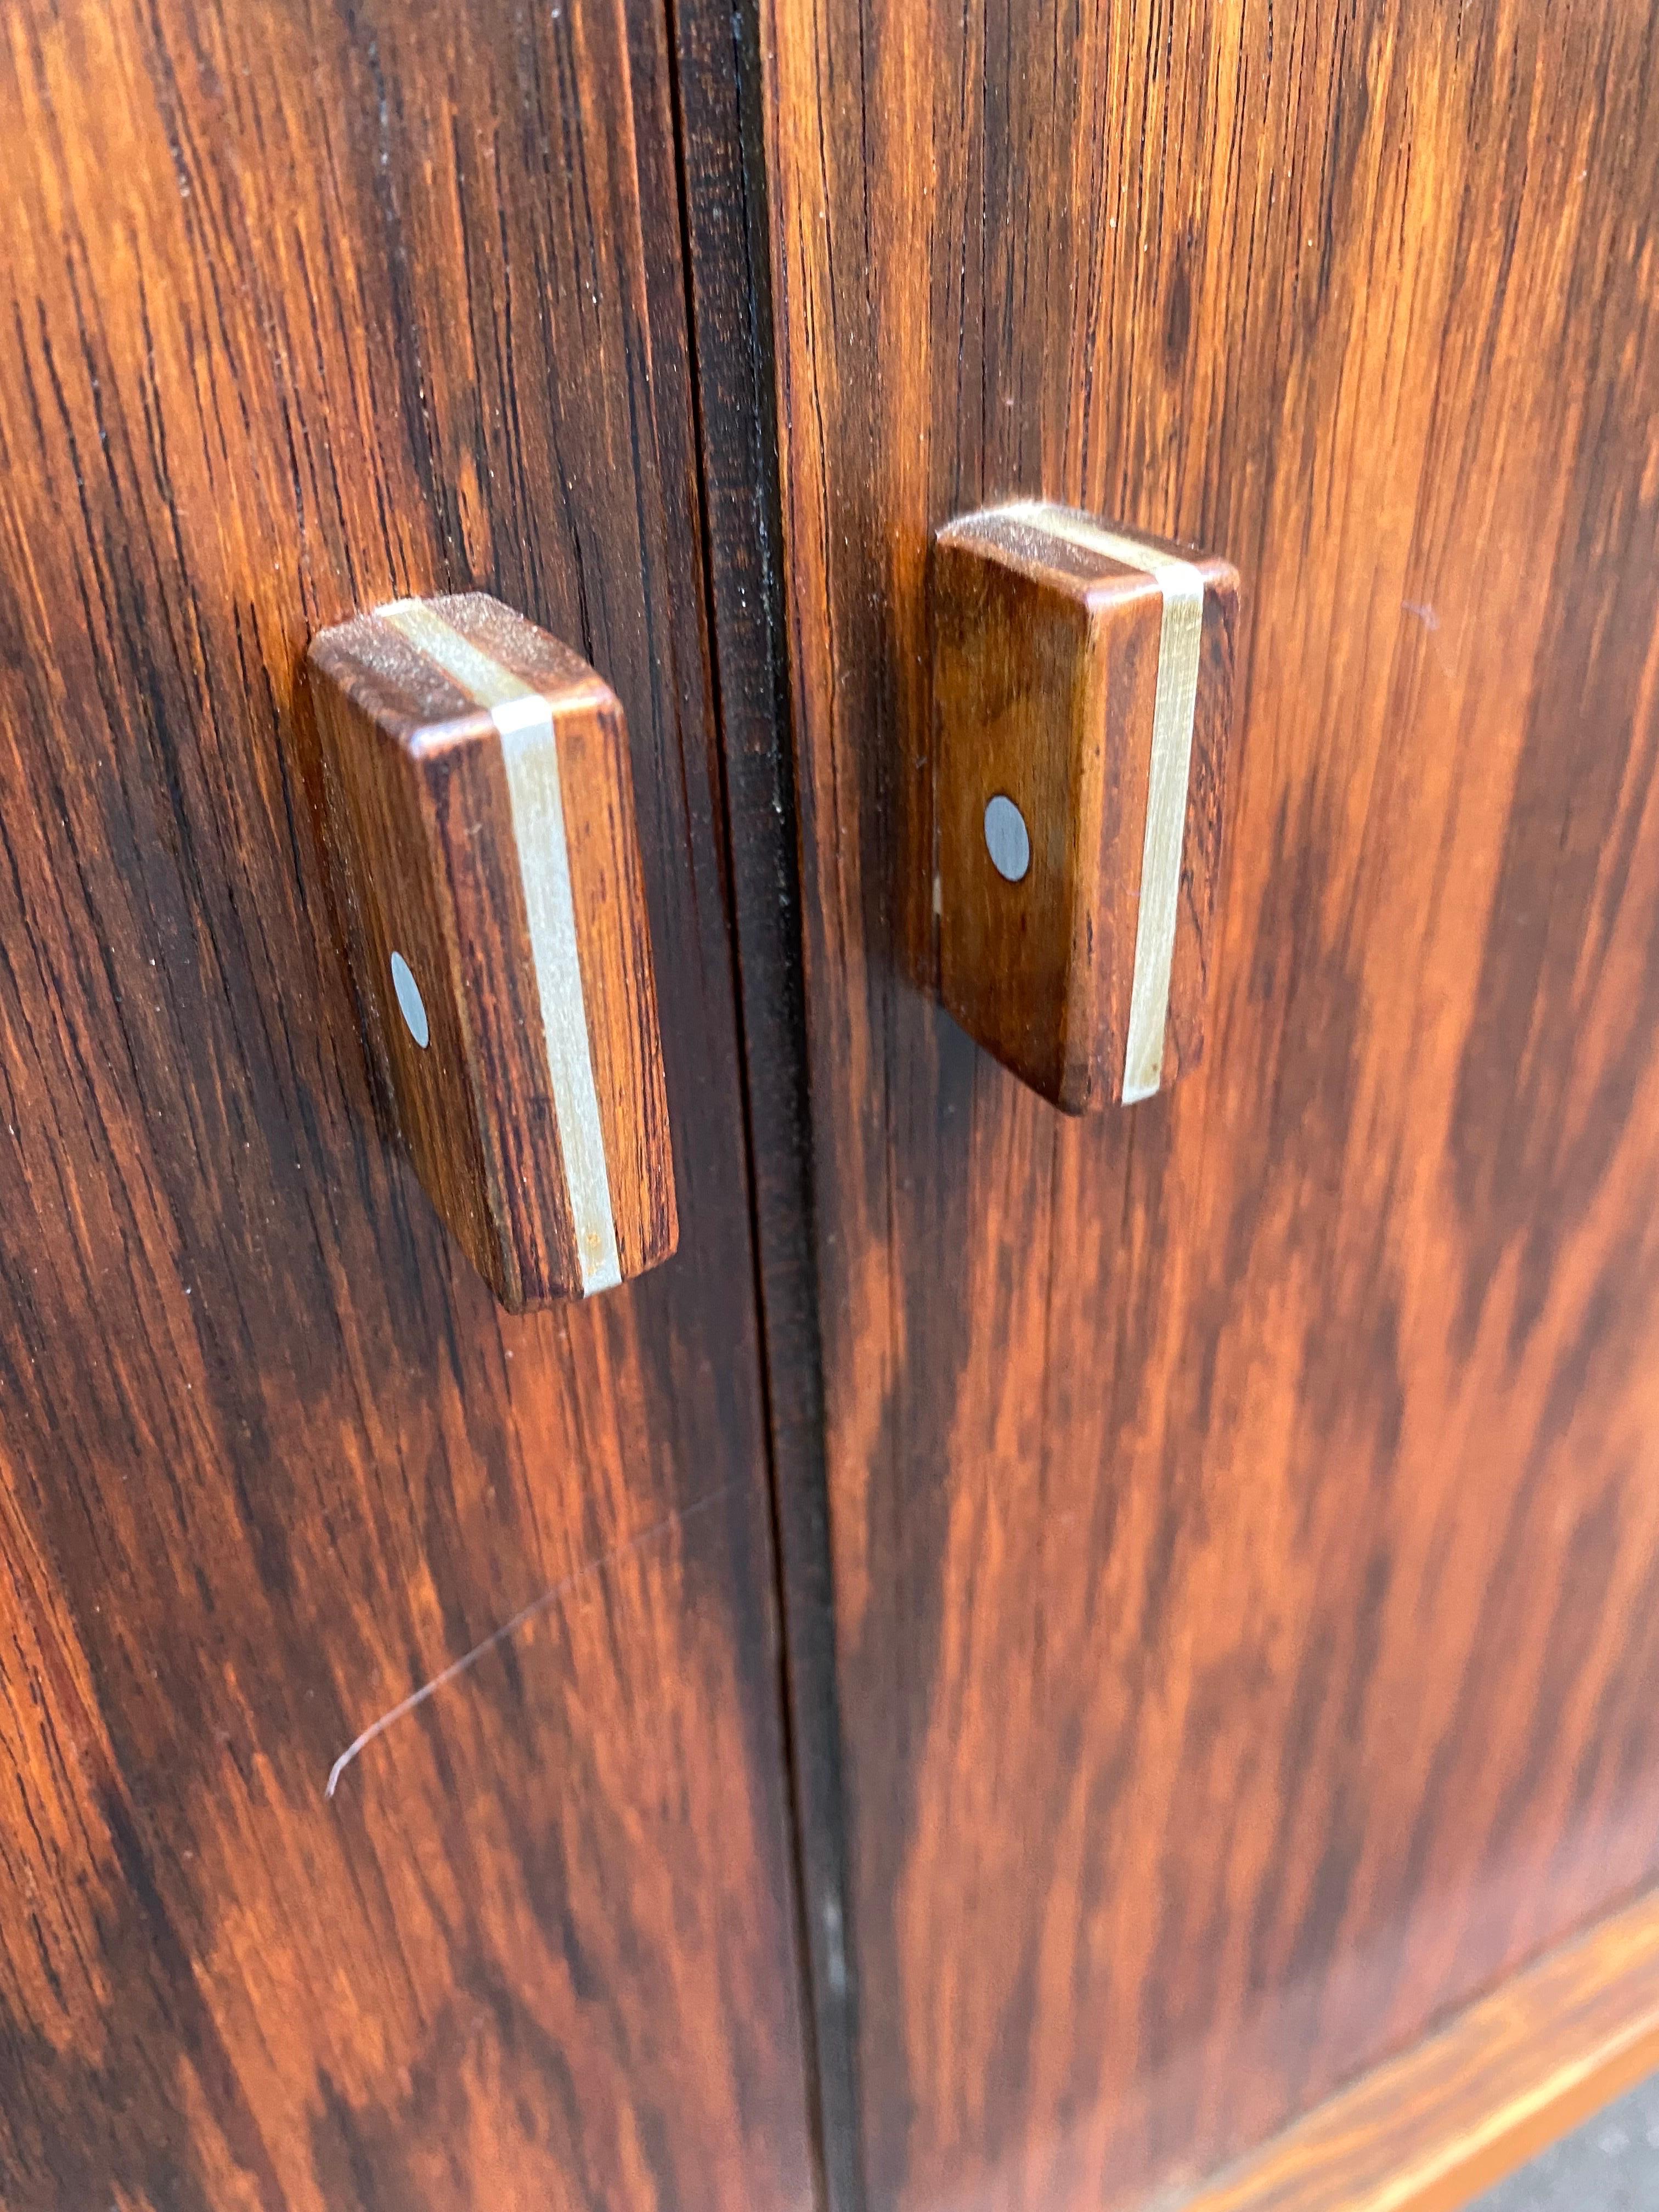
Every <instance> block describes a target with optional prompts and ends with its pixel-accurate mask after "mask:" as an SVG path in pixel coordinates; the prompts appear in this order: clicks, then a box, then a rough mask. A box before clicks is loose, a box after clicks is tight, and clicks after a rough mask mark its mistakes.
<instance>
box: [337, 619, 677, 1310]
mask: <svg viewBox="0 0 1659 2212" xmlns="http://www.w3.org/2000/svg"><path fill="white" fill-rule="evenodd" d="M411 605H412V609H413V616H412V619H413V620H414V621H415V622H416V623H425V624H427V625H428V626H430V625H432V624H434V623H436V624H437V625H439V628H438V629H437V630H436V633H435V635H436V639H437V643H436V646H435V650H437V651H439V652H442V651H443V650H444V649H445V647H444V641H445V639H446V638H447V639H450V640H452V641H459V642H460V644H461V645H462V646H463V647H471V649H472V650H473V652H475V653H479V654H482V655H483V656H485V657H486V659H487V661H488V666H487V668H486V669H485V670H484V671H483V688H484V689H485V690H489V689H490V688H491V686H492V682H493V687H494V688H495V689H496V690H502V691H503V695H504V696H506V694H507V692H509V691H510V690H511V689H512V687H513V685H515V684H516V685H517V686H518V687H519V689H520V691H521V692H527V693H528V694H529V695H530V696H528V697H525V696H518V697H514V698H513V699H512V702H511V704H512V708H513V713H514V714H516V717H517V719H516V720H515V721H514V722H513V724H512V725H511V727H510V730H509V732H507V734H504V733H503V731H502V729H501V727H500V726H498V724H497V721H496V720H495V719H493V718H492V714H491V713H490V710H489V703H488V702H485V701H481V699H480V698H479V697H478V696H476V694H475V690H469V689H468V688H466V685H465V684H464V683H463V682H462V681H460V680H459V678H458V677H457V675H456V674H455V673H454V672H453V671H451V670H447V669H446V668H445V667H443V666H441V665H439V664H438V662H437V661H435V659H433V658H432V657H431V654H430V653H428V652H427V651H424V650H422V646H421V644H420V642H419V641H418V637H412V636H411V635H408V634H406V626H407V621H408V619H409V617H405V615H404V611H402V610H400V609H398V608H396V607H394V608H392V609H390V610H386V611H378V612H370V613H368V614H364V615H359V616H357V617H354V619H353V620H351V621H350V622H348V623H337V624H336V625H335V626H334V627H333V628H331V629H326V630H325V631H323V632H322V634H321V635H320V636H319V637H317V638H315V639H313V641H312V645H311V650H310V653H309V655H308V659H309V661H310V664H311V665H312V667H313V670H314V671H315V674H316V678H317V682H316V690H315V700H316V709H317V720H318V726H319V731H320V732H321V735H322V738H323V751H324V766H325V781H326V787H327V792H328V823H329V836H330V844H331V853H332V855H333V857H334V860H335V861H336V864H337V868H338V871H339V876H340V896H341V904H342V906H343V909H344V912H345V916H346V923H347V932H348V939H349V945H350V949H351V955H352V964H353V970H354V975H355V978H356V989H357V998H358V1003H359V1006H361V1008H362V1015H363V1022H364V1028H365V1030H366V1033H367V1034H368V1037H369V1039H370V1041H371V1049H372V1050H373V1051H374V1053H375V1054H376V1055H377V1058H378V1060H379V1061H380V1065H381V1066H383V1067H384V1069H385V1071H386V1079H387V1082H388V1085H389V1086H390V1089H391V1091H392V1097H393V1099H394V1101H395V1103H396V1107H397V1116H398V1129H399V1133H400V1134H401V1136H402V1138H403V1140H404V1144H405V1145H406V1146H408V1148H409V1152H410V1158H412V1159H413V1161H414V1163H415V1165H416V1170H417V1171H418V1173H419V1174H420V1176H421V1179H422V1182H424V1184H425V1185H426V1188H427V1191H428V1194H429V1196H430V1197H431V1199H432V1201H433V1203H434V1205H435V1206H436V1207H437V1209H438V1212H440V1214H441V1215H442V1216H443V1218H444V1219H445V1220H446V1221H447V1222H448V1224H449V1225H450V1227H451V1228H452V1229H453V1231H454V1232H455V1234H456V1236H457V1237H459V1239H460V1241H461V1243H462V1246H463V1247H464V1249H465V1250H466V1252H467V1254H468V1255H469V1256H470V1257H471V1260H472V1262H473V1264H474V1266H475V1267H477V1269H478V1271H479V1273H481V1274H482V1275H483V1278H484V1279H485V1280H486V1282H488V1283H489V1285H490V1286H491V1288H492V1289H493V1290H494V1291H495V1295H496V1297H499V1298H500V1299H501V1303H502V1304H504V1305H505V1306H507V1309H508V1310H510V1311H512V1312H514V1313H516V1312H520V1311H521V1310H523V1309H524V1308H525V1307H526V1305H537V1304H545V1303H546V1302H547V1301H548V1300H549V1299H550V1298H554V1297H582V1296H583V1295H585V1294H586V1292H588V1291H591V1290H605V1289H609V1288H611V1286H612V1285H614V1284H615V1282H616V1281H617V1279H623V1280H626V1279H628V1278H629V1277H631V1276H634V1275H637V1274H641V1273H644V1272H645V1270H646V1269H647V1268H648V1267H655V1266H656V1265H657V1264H658V1263H659V1261H663V1260H665V1259H667V1258H668V1256H669V1255H670V1254H671V1252H672V1251H673V1249H674V1244H675V1239H676V1234H677V1221H676V1215H675V1209H674V1166H673V1156H672V1152H671V1146H670V1142H669V1131H668V1108H667V1101H666V1099H665V1096H664V1091H663V1075H662V1050H661V1046H660V1043H659V1037H658V1029H657V999H656V982H655V974H654V969H653V963H652V958H651V939H650V925H649V921H648V919H647V913H646V902H645V885H644V881H643V878H642V875H641V866H640V854H639V840H638V836H637V835H636V832H635V807H634V789H633V778H632V775H631V772H630V769H629V761H628V753H627V744H628V732H627V726H626V723H625V721H624V719H623V711H622V708H621V705H620V703H619V702H618V701H617V696H616V694H615V693H614V692H613V691H612V690H611V687H610V685H609V684H606V683H605V681H604V679H603V678H601V677H600V676H599V675H598V674H597V673H596V672H595V671H593V670H592V668H590V667H589V666H588V665H587V664H586V662H585V661H583V660H582V659H580V657H579V656H578V655H577V654H575V653H572V652H570V651H569V650H568V647H564V646H562V645H561V644H560V643H559V642H558V641H557V640H556V639H555V638H550V637H549V636H548V635H546V633H545V632H544V631H542V630H538V629H537V628H536V627H535V625H534V624H533V623H526V622H525V621H523V620H522V618H521V617H518V616H516V615H514V614H513V612H512V611H511V610H510V609H509V608H506V607H503V606H501V605H500V604H499V603H498V602H496V601H495V600H492V599H489V597H488V596H487V595H486V594H484V593H483V592H472V593H470V594H465V595H461V596H459V597H451V598H447V599H434V600H431V601H424V600H422V601H416V602H413V603H411ZM400 623H404V625H405V626H404V627H400ZM431 642H432V641H431V640H430V639H428V643H431ZM503 678H504V679H505V684H503V682H502V679H503ZM538 700H543V701H544V702H545V726H544V728H542V727H540V726H538V721H537V718H536V716H535V714H534V709H535V707H536V702H537V701H538ZM526 708H528V709H530V710H531V718H530V720H528V721H527V720H526ZM509 736H510V738H511V741H512V742H513V744H514V745H515V746H516V747H518V748H519V749H520V758H521V759H525V758H526V744H527V745H528V752H527V765H526V766H522V767H520V768H519V769H517V770H516V771H513V770H510V769H509V768H508V765H507V759H506V748H507V743H508V738H509ZM515 773H516V775H517V778H518V781H519V787H520V798H519V799H517V800H516V801H515V799H514V796H513V781H514V775H515ZM526 786H527V787H528V791H529V808H528V811H526V802H525V799H524V797H523V793H524V790H525V788H526ZM549 786H551V793H550V790H549ZM521 811H526V818H525V819H524V820H522V821H521V820H520V812H521ZM560 876H562V877H563V878H564V879H565V884H568V893H567V892H566V890H565V886H564V884H561V883H560V882H559V880H558V878H559V877H560ZM532 898H535V899H536V900H537V901H538V904H539V907H540V908H541V911H542V927H543V933H544V935H546V934H547V933H548V932H549V926H550V924H551V925H552V927H553V928H554V929H555V930H556V929H558V928H560V927H562V924H563V922H564V920H565V918H566V917H565V915H564V912H563V908H565V906H566V904H567V902H568V908H569V914H568V921H569V924H570V929H571V943H570V945H569V947H568V951H569V954H570V961H569V963H568V964H569V966H570V968H571V969H572V971H573V972H569V973H565V972H562V970H561V969H560V967H559V965H558V963H557V958H556V956H557V954H558V951H559V950H560V948H559V947H558V946H557V945H555V946H554V947H553V952H554V955H555V958H554V959H553V960H551V961H550V959H549V958H548V951H547V947H546V946H545V945H543V946H541V947H539V948H538V945H537V944H536V942H535V934H536V933H535V932H533V931H532V927H531V921H530V903H531V901H532ZM394 957H397V958H398V959H401V960H402V961H403V962H404V966H405V969H408V970H409V973H410V978H411V979H412V981H413V982H414V985H415V987H416V991H417V993H418V995H419V1012H420V1014H421V1017H422V1019H423V1020H424V1022H425V1024H426V1030H427V1033H426V1035H425V1036H416V1032H415V1031H414V1030H412V1029H411V1027H410V1023H409V1022H408V1020H407V1019H405V1018H404V1015H403V1013H402V1012H401V1010H400V1008H399V1006H398V998H397V993H396V989H395V987H394V972H393V967H392V962H393V959H394ZM544 967H545V968H548V969H550V971H551V972H550V973H547V974H545V975H544V974H543V972H542V971H543V969H544ZM405 987H406V988H407V987H408V984H407V982H406V984H405ZM549 1001H550V1004H549ZM550 1012H551V1017H552V1021H553V1023H555V1024H558V1025H559V1027H560V1029H561V1030H562V1038H561V1040H560V1042H559V1045H558V1047H557V1048H554V1047H553V1046H552V1044H551V1042H550V1021H549V1013H550ZM573 1046H574V1047H575V1048H578V1049H579V1051H580V1064H579V1065H578V1066H575V1068H574V1077H575V1079H576V1080H575V1083H574V1085H573V1083H572V1073H573V1071H572V1069H571V1068H570V1067H569V1066H568V1062H569V1060H570V1057H571V1053H572V1048H573ZM573 1088H574V1091H575V1092H576V1094H577V1095H576V1096H575V1097H574V1098H573V1097H571V1096H570V1095H569V1094H570V1092H571V1091H572V1089H573ZM561 1090H563V1091H565V1092H566V1096H565V1097H563V1098H561V1096H560V1093H561ZM590 1109H591V1110H590ZM590 1118H591V1120H592V1123H593V1125H594V1126H593V1127H592V1130H591V1131H588V1132H587V1135H588V1142H587V1143H586V1147H584V1145H583V1137H584V1129H583V1127H582V1124H583V1123H584V1121H585V1120H587V1119H590ZM568 1125H569V1126H568ZM593 1139H597V1140H598V1141H597V1143H596V1142H594V1141H593ZM595 1154H597V1158H595V1157H594V1155H595ZM573 1158H574V1169H573Z"/></svg>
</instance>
